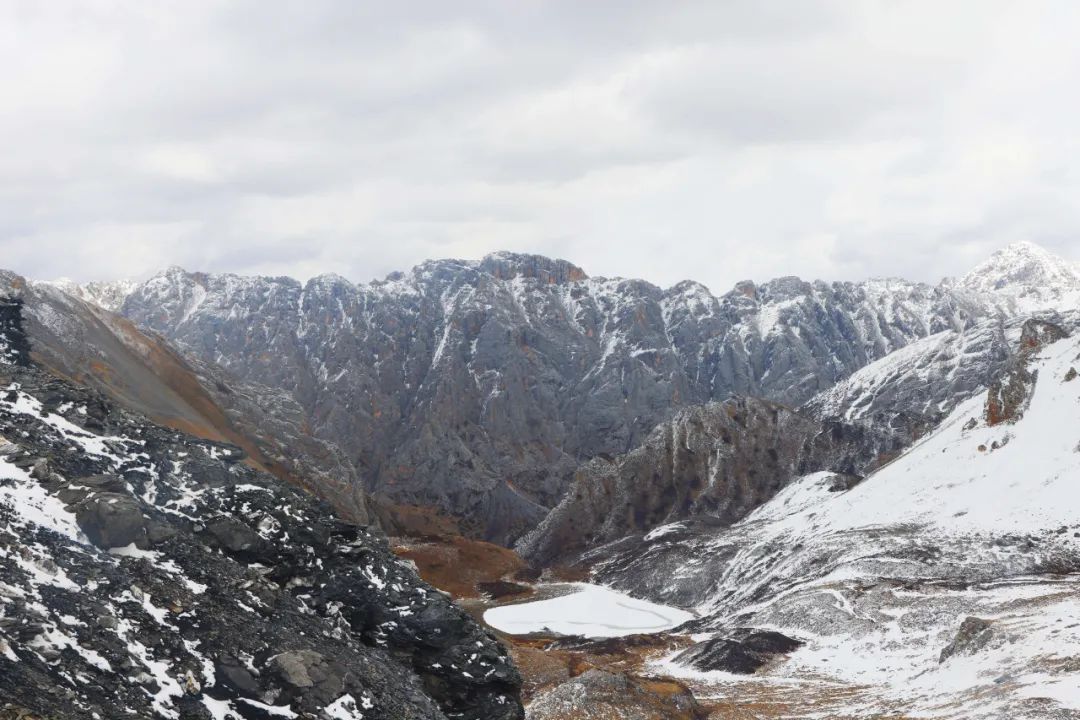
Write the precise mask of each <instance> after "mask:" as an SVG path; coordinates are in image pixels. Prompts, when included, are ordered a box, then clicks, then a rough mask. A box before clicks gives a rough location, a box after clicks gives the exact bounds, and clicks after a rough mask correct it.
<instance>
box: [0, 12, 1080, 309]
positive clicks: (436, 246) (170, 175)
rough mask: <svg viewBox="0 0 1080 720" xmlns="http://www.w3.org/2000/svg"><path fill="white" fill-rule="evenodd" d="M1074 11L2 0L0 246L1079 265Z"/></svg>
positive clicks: (67, 250)
mask: <svg viewBox="0 0 1080 720" xmlns="http://www.w3.org/2000/svg"><path fill="white" fill-rule="evenodd" d="M1077 27H1080V3H1076V2H1072V1H1071V0H1068V1H1065V2H1057V3H1055V2H1031V3H1017V2H1011V1H1010V2H997V1H996V0H971V1H969V2H964V1H963V0H955V1H953V2H948V3H941V2H929V1H928V2H901V1H896V0H889V1H881V2H877V1H874V0H867V1H865V2H848V1H847V0H841V1H838V2H828V1H825V0H823V1H821V2H812V1H810V0H807V1H806V2H779V1H776V2H773V1H770V0H748V1H746V2H743V1H741V0H725V1H724V2H701V3H698V2H679V1H678V0H671V1H669V2H655V1H653V0H648V1H645V0H621V1H620V2H613V1H608V0H590V1H589V2H581V1H580V0H576V1H574V2H555V1H550V2H548V1H543V2H542V1H539V0H514V2H503V1H501V0H491V1H489V2H473V1H471V0H454V2H446V1H445V0H418V1H416V2H409V1H408V0H402V1H401V2H395V3H386V2H365V1H361V0H303V1H302V2H301V1H300V0H296V1H294V2H283V1H279V0H250V1H249V0H237V1H234V2H225V1H215V2H203V1H202V0H183V1H182V2H174V1H173V0H155V2H149V3H148V2H140V1H137V0H128V1H127V2H115V1H105V0H71V1H68V0H50V1H49V2H40V0H25V1H23V0H0V83H2V85H0V86H2V88H3V90H2V94H0V137H2V138H3V152H2V153H0V267H6V268H8V269H12V270H15V271H17V272H20V273H22V274H24V275H27V276H29V277H33V278H38V279H50V278H56V277H60V276H67V277H71V278H74V279H76V280H80V281H85V280H92V279H112V278H118V277H133V278H137V279H138V278H142V277H146V276H149V275H150V274H152V273H154V272H156V271H158V270H160V269H162V268H164V267H166V266H168V265H181V266H183V267H186V268H188V269H190V270H206V271H212V272H226V271H227V272H236V273H241V274H253V273H260V274H284V275H292V276H295V277H298V278H301V279H305V278H308V277H310V276H312V275H315V274H319V273H322V272H334V273H338V274H340V275H344V276H345V277H348V278H350V279H352V280H354V281H367V280H371V279H375V278H380V277H383V276H385V275H386V274H387V273H389V272H391V271H394V270H404V269H408V268H409V267H411V266H413V265H415V264H416V263H418V262H421V261H423V260H425V259H430V258H441V257H459V258H467V259H475V258H479V257H481V256H483V255H484V254H486V253H488V252H493V251H496V250H512V251H520V252H535V253H540V254H544V255H550V256H557V257H563V258H566V259H568V260H571V261H572V262H574V263H576V264H578V265H580V266H581V267H583V268H584V269H585V270H586V271H587V272H589V273H590V274H593V275H604V276H609V277H610V276H627V277H641V278H645V279H647V280H650V281H652V282H654V283H657V284H659V285H662V286H667V285H671V284H673V283H675V282H678V281H679V280H682V279H687V278H690V279H695V280H698V281H701V282H704V283H705V284H707V285H709V286H710V288H712V289H713V291H714V292H723V291H725V290H726V289H728V288H729V287H730V286H731V285H732V284H733V283H734V282H736V281H738V280H741V279H746V278H752V279H755V280H759V281H760V280H765V279H768V278H771V277H776V276H780V275H792V274H794V275H800V276H802V277H806V278H822V279H826V280H837V279H853V280H857V279H862V278H866V277H872V276H902V277H907V278H910V279H915V280H926V281H937V280H938V279H940V278H941V277H943V276H946V275H953V274H960V273H963V272H964V271H965V270H967V269H968V268H970V267H972V266H973V265H975V264H976V263H977V262H978V261H980V260H982V259H983V258H984V257H986V256H987V255H989V254H990V253H991V252H992V251H993V250H995V249H997V248H998V247H1001V246H1003V245H1005V244H1008V243H1011V242H1014V241H1018V240H1028V241H1033V242H1036V243H1039V244H1041V245H1043V246H1044V247H1046V248H1047V249H1050V250H1052V251H1055V252H1058V253H1059V254H1062V255H1064V256H1066V257H1070V258H1073V259H1078V260H1080V203H1078V202H1077V200H1076V199H1077V198H1080V140H1078V138H1080V133H1078V132H1077V124H1078V121H1080V93H1077V92H1076V88H1077V87H1080V43H1077V42H1076V41H1075V28H1077Z"/></svg>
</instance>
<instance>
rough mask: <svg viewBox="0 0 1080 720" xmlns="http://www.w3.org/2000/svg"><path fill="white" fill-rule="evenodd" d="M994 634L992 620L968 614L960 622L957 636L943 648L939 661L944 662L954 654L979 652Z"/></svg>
mask: <svg viewBox="0 0 1080 720" xmlns="http://www.w3.org/2000/svg"><path fill="white" fill-rule="evenodd" d="M993 636H994V629H993V623H992V622H991V621H990V620H984V619H982V618H978V617H974V616H968V617H966V618H964V621H963V622H962V623H960V629H959V630H957V631H956V637H954V638H953V640H952V642H951V643H949V644H948V645H946V646H945V647H944V648H943V649H942V651H941V655H940V656H939V657H938V662H939V663H943V662H945V661H946V660H948V659H949V658H950V657H952V656H953V655H971V654H973V653H975V652H978V651H979V650H981V649H982V648H983V647H985V646H986V644H987V643H988V642H990V638H992V637H993Z"/></svg>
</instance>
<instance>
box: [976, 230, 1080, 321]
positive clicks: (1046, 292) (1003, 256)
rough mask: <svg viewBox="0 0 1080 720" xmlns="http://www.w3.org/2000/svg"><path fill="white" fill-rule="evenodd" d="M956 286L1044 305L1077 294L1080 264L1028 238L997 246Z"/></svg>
mask: <svg viewBox="0 0 1080 720" xmlns="http://www.w3.org/2000/svg"><path fill="white" fill-rule="evenodd" d="M957 286H958V287H959V288H961V289H964V290H969V291H974V292H981V293H1000V294H1004V295H1009V296H1012V297H1015V298H1017V299H1018V300H1021V301H1022V304H1023V305H1025V306H1028V305H1032V306H1034V305H1039V306H1045V304H1046V302H1047V301H1049V300H1051V299H1052V300H1061V299H1062V298H1063V297H1064V296H1066V295H1077V296H1080V265H1078V264H1077V263H1075V262H1071V261H1069V260H1066V259H1064V258H1062V257H1060V256H1058V255H1055V254H1053V253H1051V252H1049V251H1048V250H1046V249H1045V248H1043V247H1040V246H1039V245H1036V244H1034V243H1030V242H1017V243H1013V244H1012V245H1009V246H1007V247H1004V248H1002V249H1001V250H998V251H997V252H995V253H994V254H993V255H991V256H990V257H989V258H987V259H986V260H985V261H984V262H982V263H980V264H979V265H977V266H976V267H975V268H974V269H973V270H972V271H971V272H969V273H968V274H967V275H965V276H964V277H962V278H961V279H960V280H959V282H958V283H957Z"/></svg>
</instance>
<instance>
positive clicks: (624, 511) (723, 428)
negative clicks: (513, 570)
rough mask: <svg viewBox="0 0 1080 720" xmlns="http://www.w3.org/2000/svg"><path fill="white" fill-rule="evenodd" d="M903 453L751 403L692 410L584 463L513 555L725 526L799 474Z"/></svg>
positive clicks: (858, 431)
mask: <svg viewBox="0 0 1080 720" xmlns="http://www.w3.org/2000/svg"><path fill="white" fill-rule="evenodd" d="M899 447H900V446H899V445H895V446H894V445H893V444H892V441H891V440H890V438H889V435H888V434H887V433H883V434H880V435H879V434H876V433H874V432H872V431H870V430H869V429H867V428H865V427H855V426H847V425H844V424H843V423H840V422H835V421H830V422H826V423H820V422H818V421H816V420H813V419H812V418H809V417H807V416H804V415H802V414H800V413H798V412H796V411H794V410H791V409H790V408H787V407H784V406H782V405H777V404H775V403H770V402H766V401H764V400H758V399H755V398H736V399H732V400H729V401H727V402H724V403H711V404H709V405H703V406H698V407H692V408H688V409H686V410H683V411H681V412H680V413H678V414H677V415H676V417H675V418H674V419H672V420H671V421H670V422H667V423H664V424H662V425H661V426H660V427H658V428H657V429H656V430H655V431H654V432H653V433H652V435H650V436H649V438H648V439H647V440H646V441H645V443H643V444H642V445H641V446H640V447H638V448H636V449H634V450H633V451H631V452H629V453H627V454H625V455H621V456H619V457H616V458H612V459H596V460H592V461H591V462H589V463H587V464H585V465H583V466H582V467H581V469H579V470H578V472H577V474H576V476H575V478H574V485H573V487H572V488H571V490H570V491H569V492H568V493H567V495H566V497H565V498H563V500H562V502H561V503H559V505H558V506H557V507H556V508H555V509H554V510H552V512H551V513H550V514H549V515H548V516H547V518H545V519H544V521H543V522H542V523H541V524H540V525H539V526H538V527H537V528H536V529H535V530H533V531H532V532H530V533H529V534H528V535H526V536H525V537H524V538H522V540H521V541H520V542H519V543H518V545H517V546H516V550H517V551H518V552H519V553H520V554H521V555H522V557H524V558H525V559H526V560H528V561H530V562H532V563H534V564H538V565H542V564H547V563H551V562H553V561H555V560H558V559H567V558H572V557H574V556H575V555H577V554H579V553H581V552H582V551H584V550H587V549H588V548H590V547H594V546H597V545H601V544H604V543H607V542H611V541H614V540H618V539H619V538H622V537H625V536H628V535H634V534H640V533H645V532H648V531H649V530H652V529H653V528H655V527H658V526H660V525H664V524H667V523H672V522H675V521H677V520H682V519H685V518H690V517H699V516H700V517H708V518H710V519H711V520H713V521H714V522H715V523H717V524H718V525H721V526H722V525H730V524H732V523H734V522H736V521H738V520H740V519H742V518H743V517H745V516H746V515H747V514H748V513H750V511H752V510H753V509H754V508H756V507H758V506H759V505H761V504H762V503H764V502H765V501H766V500H768V499H769V498H771V497H772V496H773V495H775V494H776V493H777V492H778V491H779V490H780V489H781V488H782V487H783V486H784V485H786V484H787V483H788V481H790V480H791V479H793V478H795V477H798V476H800V475H805V474H807V473H810V472H814V471H818V470H833V471H836V472H843V473H851V474H860V473H862V472H864V471H865V470H866V469H867V468H869V467H872V466H873V464H874V463H875V462H876V458H878V457H881V456H888V454H889V452H890V451H895V450H897V449H899Z"/></svg>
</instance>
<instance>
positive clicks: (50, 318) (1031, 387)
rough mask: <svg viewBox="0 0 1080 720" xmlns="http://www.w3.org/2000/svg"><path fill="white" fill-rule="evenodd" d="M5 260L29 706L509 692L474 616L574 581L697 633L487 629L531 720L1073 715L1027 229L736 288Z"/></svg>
mask: <svg viewBox="0 0 1080 720" xmlns="http://www.w3.org/2000/svg"><path fill="white" fill-rule="evenodd" d="M2 280H3V288H2V289H3V292H2V293H0V295H2V297H0V355H2V358H3V365H2V366H0V380H2V381H3V388H5V390H4V392H5V394H4V395H3V396H2V397H3V398H4V399H3V400H2V401H0V435H2V436H3V438H4V439H5V442H4V444H3V445H0V468H2V469H3V477H4V478H6V479H5V480H4V481H3V482H4V483H5V484H4V485H3V487H2V488H0V491H2V496H0V497H2V500H0V505H2V506H3V507H4V508H6V513H5V514H4V516H3V518H0V520H2V521H3V523H6V524H3V525H0V532H2V533H4V539H5V540H4V543H2V544H0V553H2V555H0V569H2V574H0V602H2V603H3V605H2V607H3V614H0V638H2V640H3V642H2V646H0V650H2V651H3V652H0V670H2V671H3V672H4V673H5V674H4V675H3V677H4V678H5V683H0V693H7V694H6V695H3V694H0V707H3V704H4V703H7V704H9V705H11V706H12V707H10V708H8V709H9V710H11V711H12V712H21V710H18V709H17V708H25V707H27V705H28V700H27V698H31V699H32V702H31V703H30V707H29V709H30V710H33V711H36V712H39V713H44V714H46V716H48V715H54V716H68V715H72V716H76V717H80V716H86V717H92V716H94V713H97V714H98V715H100V716H103V717H108V716H109V707H108V706H107V705H106V704H105V703H106V698H107V697H112V698H114V699H118V700H119V703H120V704H123V705H124V706H126V707H130V708H132V709H134V710H135V711H136V712H137V713H139V712H141V713H143V714H148V715H149V714H157V715H159V716H165V717H193V718H194V717H213V718H218V717H230V716H237V717H245V718H246V717H253V718H254V717H267V716H271V715H285V716H288V715H290V714H297V715H298V716H304V714H305V713H306V714H307V716H314V717H330V718H333V717H361V716H363V717H365V718H371V717H403V718H405V717H493V718H499V717H520V715H521V712H522V710H521V705H520V703H519V687H521V682H522V681H521V679H520V678H519V676H518V674H517V671H515V670H514V668H513V665H512V663H511V659H510V658H511V656H510V655H508V654H507V652H506V651H504V650H503V649H502V647H501V646H500V645H499V644H498V642H497V641H496V640H495V637H496V636H493V635H491V634H489V633H488V632H485V631H483V630H481V629H480V628H479V626H478V625H477V623H476V622H475V621H476V620H478V619H479V618H480V617H481V616H482V615H483V611H484V608H487V607H490V604H492V603H516V602H523V601H532V600H537V599H540V598H544V597H546V596H547V594H549V593H550V592H552V591H553V590H554V589H556V588H557V587H558V585H557V584H556V585H553V584H551V581H558V580H583V579H587V578H590V577H591V578H592V579H593V580H595V581H600V582H603V583H606V584H608V585H610V586H612V587H615V588H619V589H622V590H624V591H626V592H628V593H630V594H632V595H635V596H637V597H638V598H646V599H649V600H652V601H654V602H658V603H663V604H667V605H669V606H674V608H675V609H679V608H681V609H682V610H684V611H692V612H693V614H694V616H695V619H694V620H692V621H690V622H689V623H687V624H685V625H684V626H682V627H678V628H674V629H673V630H670V631H666V632H661V633H653V634H652V635H634V636H630V637H628V638H622V639H605V640H596V639H590V638H580V637H579V638H573V637H560V636H557V635H553V634H552V633H550V632H547V631H546V630H545V631H544V632H542V633H540V634H539V635H529V636H525V637H516V638H510V637H508V636H501V637H503V639H504V640H505V641H507V642H511V643H512V651H511V652H512V658H513V662H514V663H517V664H518V665H519V666H520V667H521V668H522V669H523V670H524V671H525V673H526V677H525V679H524V685H523V694H524V698H525V699H526V701H527V702H528V704H529V708H528V712H529V715H530V717H533V718H536V719H537V720H540V719H541V718H542V719H544V720H554V719H555V718H584V717H598V718H604V719H605V720H608V719H610V718H619V719H621V720H629V719H630V718H641V719H648V718H671V717H677V718H688V719H689V718H694V719H695V720H697V719H698V718H703V717H714V718H721V717H722V718H731V717H738V718H741V717H868V716H880V717H907V716H933V717H957V718H960V717H963V718H972V717H988V718H989V717H1017V718H1023V717H1038V718H1050V717H1055V718H1066V717H1077V716H1078V715H1077V712H1078V710H1077V708H1078V707H1080V702H1078V701H1077V699H1076V697H1075V696H1074V693H1073V689H1074V688H1075V687H1076V686H1077V685H1078V684H1080V683H1077V682H1076V681H1077V679H1078V678H1077V675H1078V673H1080V665H1078V664H1077V663H1078V661H1077V658H1078V657H1080V635H1078V628H1080V609H1078V608H1080V604H1078V603H1077V597H1078V590H1080V588H1078V587H1077V585H1076V583H1075V577H1076V573H1077V571H1078V569H1080V546H1078V545H1077V543H1078V542H1080V539H1078V538H1080V525H1078V524H1077V522H1076V520H1075V518H1074V517H1073V515H1074V514H1075V513H1074V512H1073V509H1074V508H1075V507H1076V506H1077V501H1078V500H1080V495H1078V494H1077V486H1076V484H1075V479H1076V477H1077V472H1076V470H1077V467H1078V466H1080V463H1078V458H1080V454H1078V453H1080V436H1076V433H1075V428H1076V427H1078V426H1080V423H1077V420H1080V417H1078V414H1077V412H1078V408H1080V399H1078V398H1080V396H1078V395H1077V392H1080V385H1078V384H1077V383H1078V382H1080V379H1078V378H1077V375H1078V373H1077V371H1078V369H1080V367H1078V366H1080V345H1077V341H1076V340H1075V337H1076V331H1077V330H1078V328H1080V313H1078V310H1077V307H1078V303H1080V271H1078V270H1077V269H1076V266H1074V265H1073V264H1071V263H1067V262H1065V261H1063V260H1061V259H1059V258H1055V257H1053V256H1051V255H1049V254H1048V253H1046V252H1045V251H1043V250H1041V249H1039V248H1037V247H1035V246H1032V245H1028V244H1023V243H1021V244H1018V245H1015V246H1011V247H1009V248H1006V249H1004V250H1003V251H1001V252H999V253H997V254H995V255H994V256H993V257H992V258H990V259H989V260H988V261H987V262H986V263H983V264H982V265H980V266H979V267H977V268H976V269H975V270H973V271H972V272H971V273H969V274H968V275H966V276H964V277H962V278H959V279H955V280H954V279H946V280H945V281H943V282H942V283H940V284H939V285H936V286H930V285H923V284H918V283H909V282H905V281H900V280H874V281H867V282H861V283H824V282H814V283H808V282H804V281H802V280H799V279H797V278H781V279H778V280H774V281H771V282H767V283H762V284H760V285H758V284H754V283H749V282H745V283H740V284H739V285H737V286H736V288H735V289H734V290H732V291H731V292H729V293H727V294H725V295H722V296H719V297H716V296H713V295H712V294H711V293H709V292H708V291H707V290H706V289H705V288H703V287H702V286H700V285H696V284H694V283H689V282H686V283H680V284H679V285H676V286H674V287H672V288H669V289H666V290H665V289H660V288H657V287H655V286H652V285H650V284H648V283H645V282H642V281H636V280H619V279H615V280H607V279H603V278H590V277H587V276H586V275H585V273H584V272H583V271H581V270H580V269H579V268H577V267H575V266H573V265H571V264H570V263H567V262H564V261H558V260H549V259H547V258H541V257H535V256H522V255H512V254H505V253H502V254H496V255H492V256H489V257H487V258H485V259H483V260H482V261H479V262H463V261H433V262H429V263H425V264H422V265H420V266H418V267H417V268H414V269H413V270H412V271H411V272H410V273H408V274H394V275H391V276H390V277H388V278H387V279H386V280H385V281H379V282H374V283H369V284H364V285H355V284H353V283H350V282H348V281H346V280H344V279H342V278H339V277H336V276H322V277H317V278H314V279H312V280H311V281H309V282H307V283H300V282H297V281H295V280H292V279H289V278H264V277H251V278H242V277H237V276H231V275H221V276H214V275H206V274H203V273H189V272H186V271H183V270H181V269H178V268H172V269H170V270H168V271H166V272H164V273H162V274H160V275H158V276H156V277H154V278H152V279H150V280H149V281H147V282H144V283H137V284H133V283H116V284H110V283H99V284H95V285H92V286H78V285H74V284H72V283H32V282H26V281H25V280H23V279H22V278H20V277H18V276H16V275H13V274H10V273H8V274H4V276H3V277H2ZM113 311H116V312H118V313H119V314H115V313H114V312H113ZM163 426H167V427H169V428H172V430H168V429H165V427H163ZM177 431H180V432H177ZM267 471H269V474H268V473H267ZM298 488H299V489H305V490H310V491H312V492H313V493H314V494H315V495H317V496H319V497H321V498H323V499H324V500H326V501H328V502H329V503H331V504H332V508H331V507H330V506H327V505H323V504H320V503H319V502H318V501H317V500H316V499H315V498H313V497H311V496H309V495H306V494H304V493H303V492H301V491H299V490H298ZM335 517H336V518H340V519H335ZM345 521H347V522H345ZM353 523H359V525H356V524H353ZM364 525H369V526H370V527H366V528H365V527H362V526H364ZM377 526H381V527H382V528H383V529H384V530H386V531H388V532H391V533H394V534H398V533H400V534H406V535H409V536H410V537H407V538H399V539H397V541H396V542H397V547H396V548H395V549H394V552H395V553H396V554H397V556H398V557H399V558H401V559H397V558H395V557H394V555H393V554H392V553H391V552H390V549H389V548H388V547H387V545H386V543H385V542H384V541H383V540H381V539H379V530H378V527H377ZM456 533H464V535H465V536H471V537H472V538H474V539H469V538H468V537H462V536H461V535H458V534H456ZM475 538H487V539H489V540H493V541H496V542H497V543H500V544H503V545H506V544H511V543H513V542H514V541H517V544H516V547H517V548H518V549H519V550H520V551H521V553H522V554H523V555H524V559H522V558H520V557H518V556H517V555H515V553H514V552H512V551H511V550H509V549H507V548H506V547H499V546H497V545H492V544H486V543H482V542H479V541H477V540H475ZM409 561H412V562H414V563H415V564H416V566H417V569H418V571H419V573H420V574H421V575H422V576H423V577H424V578H425V579H426V580H428V581H430V582H432V583H434V584H436V585H438V586H439V587H441V588H444V589H446V590H448V591H450V592H452V593H453V594H454V596H455V597H456V598H457V599H458V602H457V603H456V604H455V603H452V602H450V601H449V600H448V599H447V598H446V597H445V596H444V595H442V594H441V593H438V592H436V591H435V590H434V589H432V588H431V587H430V586H429V585H426V584H425V583H424V582H422V581H420V580H419V579H418V578H417V577H416V574H414V571H413V570H412V569H410V564H409ZM81 587H91V588H93V589H94V590H95V592H94V593H93V594H88V593H85V592H79V591H78V590H77V589H78V588H81ZM600 590H602V589H600ZM603 592H609V591H603ZM624 600H626V603H624V604H628V603H629V602H630V601H629V600H628V599H625V598H624ZM683 617H688V616H687V615H685V613H684V614H683ZM677 622H681V619H679V620H676V621H673V622H671V623H669V625H667V626H666V627H671V626H672V625H675V624H676V623H677ZM245 623H246V624H247V625H246V626H247V627H249V628H250V627H254V628H255V629H254V630H253V631H245V632H243V633H241V632H238V631H237V628H240V627H244V626H245ZM573 624H574V623H573V622H571V625H573ZM204 636H205V637H204ZM316 638H317V640H316ZM474 648H475V649H474ZM9 671H10V672H9ZM350 683H351V684H350ZM40 688H47V690H45V691H40V692H39V689H40ZM33 703H37V705H33ZM369 705H370V706H369ZM80 713H82V715H80ZM348 713H353V714H352V715H350V714H348ZM380 713H381V714H380Z"/></svg>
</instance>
